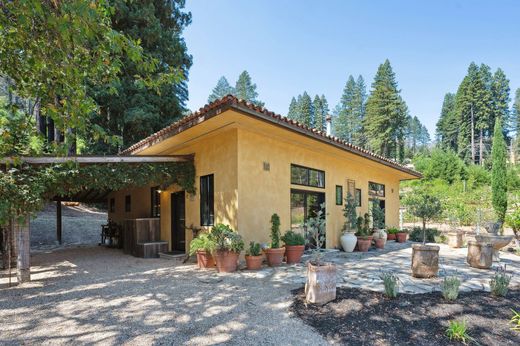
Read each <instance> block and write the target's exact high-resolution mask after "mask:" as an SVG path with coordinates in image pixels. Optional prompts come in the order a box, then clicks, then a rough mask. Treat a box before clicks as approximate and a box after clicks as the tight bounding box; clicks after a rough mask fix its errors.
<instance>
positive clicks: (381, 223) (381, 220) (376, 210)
mask: <svg viewBox="0 0 520 346" xmlns="http://www.w3.org/2000/svg"><path fill="white" fill-rule="evenodd" d="M372 223H373V227H374V228H375V229H383V228H385V210H384V209H382V208H381V206H380V203H379V200H378V199H377V198H376V199H374V200H373V201H372Z"/></svg>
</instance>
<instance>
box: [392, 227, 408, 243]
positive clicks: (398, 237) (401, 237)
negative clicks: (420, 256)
mask: <svg viewBox="0 0 520 346" xmlns="http://www.w3.org/2000/svg"><path fill="white" fill-rule="evenodd" d="M407 236H408V231H407V230H405V229H400V230H398V231H397V233H396V234H395V241H396V242H398V243H406V237H407Z"/></svg>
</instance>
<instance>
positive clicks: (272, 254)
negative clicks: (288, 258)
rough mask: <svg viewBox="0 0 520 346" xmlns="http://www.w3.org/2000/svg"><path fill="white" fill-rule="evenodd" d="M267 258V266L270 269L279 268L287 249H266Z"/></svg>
mask: <svg viewBox="0 0 520 346" xmlns="http://www.w3.org/2000/svg"><path fill="white" fill-rule="evenodd" d="M264 251H265V257H267V264H268V265H269V267H277V266H279V265H280V264H282V261H283V255H284V253H285V248H284V247H280V248H278V249H265V250H264Z"/></svg>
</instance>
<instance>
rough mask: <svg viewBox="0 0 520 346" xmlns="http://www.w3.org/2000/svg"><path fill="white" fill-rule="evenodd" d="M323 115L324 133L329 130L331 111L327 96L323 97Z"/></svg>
mask: <svg viewBox="0 0 520 346" xmlns="http://www.w3.org/2000/svg"><path fill="white" fill-rule="evenodd" d="M320 99H321V113H322V114H323V126H322V131H326V130H327V116H329V113H330V109H329V102H328V101H327V98H326V97H325V95H323V94H322V95H321V98H320Z"/></svg>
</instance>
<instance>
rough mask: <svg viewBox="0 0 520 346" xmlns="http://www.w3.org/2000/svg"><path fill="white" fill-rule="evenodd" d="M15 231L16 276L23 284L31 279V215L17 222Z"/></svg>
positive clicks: (19, 282)
mask: <svg viewBox="0 0 520 346" xmlns="http://www.w3.org/2000/svg"><path fill="white" fill-rule="evenodd" d="M14 233H15V239H16V243H17V249H18V256H17V261H16V278H17V280H18V284H21V283H24V282H28V281H31V271H30V270H31V267H30V234H29V217H26V218H25V219H24V220H23V221H22V222H16V223H15V225H14Z"/></svg>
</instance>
